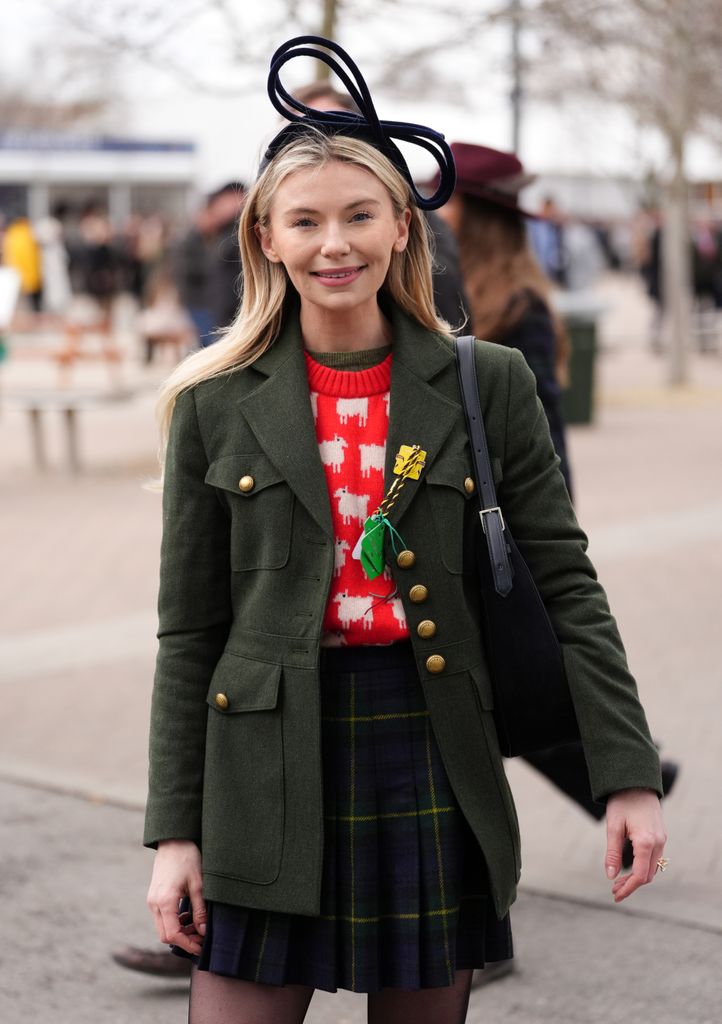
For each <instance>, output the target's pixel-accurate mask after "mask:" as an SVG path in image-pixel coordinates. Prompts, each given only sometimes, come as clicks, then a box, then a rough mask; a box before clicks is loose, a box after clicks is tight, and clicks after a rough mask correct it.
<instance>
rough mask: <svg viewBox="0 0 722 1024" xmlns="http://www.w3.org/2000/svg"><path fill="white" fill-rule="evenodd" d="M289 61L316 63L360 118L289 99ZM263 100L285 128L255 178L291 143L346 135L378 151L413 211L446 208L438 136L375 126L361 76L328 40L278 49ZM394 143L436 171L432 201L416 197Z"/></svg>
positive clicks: (449, 181) (449, 173)
mask: <svg viewBox="0 0 722 1024" xmlns="http://www.w3.org/2000/svg"><path fill="white" fill-rule="evenodd" d="M309 44H312V45H309ZM318 47H324V48H325V50H331V51H333V53H335V54H337V56H338V57H340V58H341V60H342V61H343V62H344V64H345V65H346V68H348V69H349V70H348V71H347V70H346V68H344V67H342V65H341V64H340V63H339V62H338V61H337V60H336V58H335V57H334V56H332V54H330V53H326V52H324V50H322V49H318ZM294 57H316V58H317V59H318V60H321V61H323V63H324V64H327V65H328V67H330V68H331V70H332V71H333V72H334V74H336V75H337V76H338V77H339V78H340V80H341V81H342V82H343V84H344V86H345V87H346V90H347V91H348V94H349V96H350V97H351V98H352V100H353V101H354V103H355V104H356V106H357V107H358V108H359V110H360V113H358V114H357V113H354V112H352V111H350V110H314V108H313V107H308V106H306V104H305V103H301V101H300V100H297V99H296V98H295V96H292V95H291V93H289V92H288V91H287V90H286V89H285V87H284V86H283V83H282V82H281V79H280V73H281V68H282V67H283V65H284V64H287V63H288V61H289V60H292V59H293V58H294ZM349 71H350V73H351V74H349ZM352 76H353V77H352ZM268 95H269V97H270V99H271V103H272V104H273V105H274V107H275V108H276V110H277V111H278V112H279V113H280V114H281V115H282V116H283V117H284V118H286V120H287V121H290V122H291V123H290V124H288V125H286V126H285V128H282V129H281V131H280V132H279V133H278V135H276V137H275V138H274V139H273V140H272V141H271V143H270V145H269V146H268V149H267V150H266V152H265V154H264V156H263V160H262V161H261V166H260V168H259V174H260V173H261V172H262V171H264V170H265V168H266V167H267V166H268V164H269V163H270V161H271V160H272V159H273V158H274V157H275V156H276V154H277V153H279V152H280V151H281V150H282V149H284V148H285V147H286V146H287V145H288V144H289V143H290V142H292V141H293V140H294V139H297V138H298V137H299V136H301V135H303V134H304V133H306V132H311V131H321V132H323V133H324V134H325V135H349V136H352V137H353V138H358V139H362V140H363V141H364V142H368V143H370V144H371V145H372V146H374V147H375V148H376V149H378V150H379V151H380V152H381V153H383V154H384V156H386V157H387V158H388V159H389V160H390V161H391V163H392V164H393V165H394V167H395V168H396V169H397V170H398V171H399V172H400V173H401V174H402V175H403V177H404V178H405V179H406V181H407V182H408V184H409V187H410V189H411V192H412V194H413V196H414V199H415V201H416V204H417V206H419V207H420V208H421V209H422V210H436V209H438V207H439V206H443V205H444V203H445V202H447V200H448V199H449V197H450V196H451V194H452V192H453V191H454V185H455V183H456V170H455V167H454V157H453V154H452V152H451V149H450V148H449V145H448V143H447V142H446V140H445V139H444V136H443V135H442V134H441V133H440V132H436V131H434V130H433V128H427V127H426V126H425V125H422V124H411V123H408V122H406V121H381V120H379V117H378V115H377V113H376V109H375V107H374V104H373V100H372V99H371V93H370V92H369V89H368V86H367V85H366V82H365V81H364V78H363V75H362V74H361V72H360V71H359V69H358V67H357V66H356V64H355V63H354V61H353V60H352V59H351V57H349V55H348V54H347V53H346V51H345V50H344V49H342V47H340V46H339V45H338V43H335V42H334V41H333V40H332V39H324V38H323V36H297V37H296V38H295V39H289V40H288V42H286V43H283V45H282V46H279V48H278V49H277V50H276V52H275V53H274V54H273V57H272V58H271V69H270V71H269V74H268ZM394 139H397V140H399V141H400V142H412V143H414V145H417V146H421V148H422V149H425V150H426V151H427V152H428V153H431V155H432V156H433V157H434V159H435V160H436V162H437V164H438V165H439V184H438V187H437V189H436V192H434V194H433V195H432V196H430V197H428V198H427V197H425V196H423V195H421V194H420V193H419V192H418V190H417V188H416V185H415V184H414V180H413V178H412V176H411V171H410V170H409V168H408V165H407V163H406V160H405V159H404V157H403V154H402V153H401V150H400V149H399V147H398V146H397V145H396V143H395V142H394V141H393V140H394Z"/></svg>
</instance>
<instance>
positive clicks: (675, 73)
mask: <svg viewBox="0 0 722 1024" xmlns="http://www.w3.org/2000/svg"><path fill="white" fill-rule="evenodd" d="M528 15H529V18H530V19H531V22H532V24H533V25H534V26H535V27H536V28H537V30H538V31H539V33H540V35H541V38H542V39H543V41H544V46H543V49H542V56H541V59H540V61H539V62H538V65H537V68H536V70H535V86H534V87H535V90H536V92H537V94H540V95H545V96H547V97H550V96H555V97H557V98H558V97H560V96H564V95H574V96H591V97H595V98H596V99H599V100H603V101H605V102H609V103H613V104H617V105H619V106H623V107H625V108H626V109H627V110H628V111H630V112H631V113H632V115H633V117H634V118H635V119H636V121H637V123H638V124H639V125H640V126H644V127H647V128H652V129H655V130H656V131H657V132H658V133H659V134H660V135H661V137H662V138H663V139H664V140H665V142H666V149H667V167H666V169H665V172H664V174H663V178H664V184H665V190H664V197H665V198H664V202H663V223H664V232H663V249H662V253H663V293H664V324H665V334H666V338H667V341H668V345H669V353H670V365H669V379H670V382H671V383H673V384H682V383H684V382H685V380H686V376H687V366H686V353H687V351H688V349H689V347H690V335H691V308H692V291H691V281H690V260H689V237H690V227H689V215H688V205H687V193H688V185H687V179H686V174H685V156H686V152H687V149H688V145H689V141H690V139H691V138H693V137H694V136H699V135H706V136H707V137H715V136H716V137H717V138H720V137H722V136H721V130H722V75H721V74H720V63H721V60H722V0H685V2H684V3H680V2H678V0H541V2H540V3H538V4H537V5H536V6H535V7H533V8H530V9H529V11H528Z"/></svg>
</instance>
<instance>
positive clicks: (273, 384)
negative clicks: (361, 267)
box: [241, 303, 460, 538]
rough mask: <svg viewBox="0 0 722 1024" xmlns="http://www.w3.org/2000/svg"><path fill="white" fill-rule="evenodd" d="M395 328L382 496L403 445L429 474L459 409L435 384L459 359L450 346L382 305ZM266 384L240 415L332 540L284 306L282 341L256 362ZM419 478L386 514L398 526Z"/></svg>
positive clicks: (300, 356) (299, 358)
mask: <svg viewBox="0 0 722 1024" xmlns="http://www.w3.org/2000/svg"><path fill="white" fill-rule="evenodd" d="M385 311H386V312H387V315H389V317H390V320H391V323H392V327H393V341H392V352H393V359H392V364H391V365H392V369H391V401H390V410H389V431H388V441H387V449H386V465H385V469H384V493H386V491H387V490H388V489H389V487H390V486H391V484H392V483H393V481H394V480H395V479H396V477H395V476H394V472H393V469H394V462H395V456H396V453H397V451H398V450H399V447H400V446H401V445H403V444H407V445H414V444H418V445H420V446H421V448H422V449H423V450H424V451H426V452H427V458H426V468H425V469H424V471H423V472H422V476H421V479H423V476H424V473H425V472H426V471H427V470H428V467H429V465H430V464H431V462H433V460H434V459H435V458H436V455H437V454H438V452H439V450H440V449H441V447H442V445H443V443H444V441H445V439H446V437H447V436H448V434H449V432H450V430H451V428H452V426H453V424H454V422H455V421H456V420H457V418H458V415H459V411H460V407H459V405H458V404H457V403H455V402H452V401H450V400H449V399H448V398H445V397H444V396H443V395H441V394H440V393H439V392H438V391H437V390H436V389H435V388H434V387H432V386H431V384H430V383H428V382H429V381H431V380H432V379H433V378H434V377H435V376H436V375H437V374H439V373H440V372H441V371H442V370H443V369H445V368H446V367H447V366H448V365H449V363H452V362H453V361H454V351H453V344H452V343H451V342H450V341H449V340H448V339H446V338H444V337H443V336H442V335H438V334H435V333H434V332H432V331H429V330H426V329H425V328H423V327H422V326H420V325H419V324H418V323H417V322H416V321H414V320H413V319H412V318H411V317H409V316H407V315H406V314H405V313H403V312H402V311H401V310H400V309H399V308H398V307H397V306H396V305H395V304H392V303H389V304H388V306H386V307H385ZM253 369H254V370H256V371H258V372H259V373H261V374H263V375H264V376H265V377H266V379H265V380H264V381H263V382H262V383H261V384H260V385H259V386H258V387H256V388H254V389H253V390H252V391H251V392H250V393H248V394H246V395H245V396H244V397H243V398H242V399H241V406H242V411H243V415H244V416H245V418H246V420H247V421H248V423H249V425H250V427H251V429H252V430H253V432H254V433H255V435H256V437H257V438H258V441H259V443H260V444H261V445H262V447H263V448H264V450H265V452H266V454H267V455H268V457H269V458H270V459H271V461H272V462H273V463H274V465H275V466H276V467H277V468H278V470H279V472H281V473H282V474H283V475H284V477H285V478H286V480H287V481H288V484H289V486H290V487H291V489H292V490H293V491H294V493H295V494H296V496H297V497H298V498H299V500H300V501H301V502H302V503H303V504H304V505H305V507H306V508H307V509H308V511H309V512H310V513H311V515H312V516H313V517H314V519H315V520H316V522H317V523H318V524H319V526H320V527H321V528H322V529H323V530H324V532H325V533H326V534H327V535H328V536H329V537H330V538H333V522H332V518H331V508H330V503H329V495H328V487H327V484H326V474H325V471H324V468H323V464H322V462H321V456H320V453H319V449H318V442H317V439H316V428H315V424H314V420H313V413H312V410H311V402H310V398H309V391H308V378H307V374H306V365H305V359H304V349H303V341H302V339H301V332H300V325H299V319H298V308H297V306H290V304H289V307H288V308H287V312H286V316H285V318H284V322H283V326H282V328H281V331H280V332H279V335H278V338H277V339H276V341H274V342H273V344H272V345H271V346H270V347H269V348H268V349H267V350H266V352H264V353H263V355H261V356H259V357H258V359H256V360H255V362H254V363H253ZM420 483H421V480H419V481H416V480H408V481H407V482H406V483H405V484H404V486H403V487H402V488H401V491H400V493H399V498H398V500H397V501H396V503H395V504H394V506H393V509H391V510H390V512H389V518H390V520H391V521H392V522H393V523H394V525H395V524H396V523H397V522H398V521H399V520H400V518H401V517H402V516H403V514H404V512H405V511H406V509H407V508H408V506H409V504H410V502H411V501H412V500H413V497H414V495H415V494H416V493H418V488H419V485H420Z"/></svg>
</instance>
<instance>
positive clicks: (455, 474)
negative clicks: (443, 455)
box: [426, 459, 474, 498]
mask: <svg viewBox="0 0 722 1024" xmlns="http://www.w3.org/2000/svg"><path fill="white" fill-rule="evenodd" d="M426 479H427V481H428V482H429V483H430V484H434V485H435V486H441V487H453V488H454V490H456V491H458V492H459V494H461V495H463V497H464V498H470V497H471V495H472V494H473V493H474V492H473V490H472V491H471V492H469V491H468V490H467V489H466V481H467V480H468V479H472V480H473V474H472V472H471V466H468V465H467V464H466V463H465V462H461V461H453V462H451V461H449V460H448V459H446V460H444V459H441V460H440V461H438V462H434V463H433V465H432V466H430V467H429V472H428V473H427V475H426Z"/></svg>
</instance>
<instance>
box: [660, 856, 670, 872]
mask: <svg viewBox="0 0 722 1024" xmlns="http://www.w3.org/2000/svg"><path fill="white" fill-rule="evenodd" d="M668 865H669V861H668V860H667V858H666V857H660V858H659V860H658V861H657V867H658V868H659V870H660V871H663V872H664V871H666V870H667V866H668Z"/></svg>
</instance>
